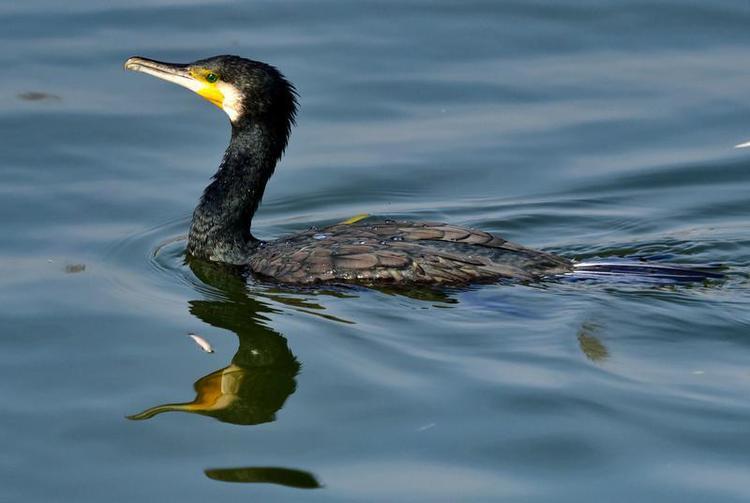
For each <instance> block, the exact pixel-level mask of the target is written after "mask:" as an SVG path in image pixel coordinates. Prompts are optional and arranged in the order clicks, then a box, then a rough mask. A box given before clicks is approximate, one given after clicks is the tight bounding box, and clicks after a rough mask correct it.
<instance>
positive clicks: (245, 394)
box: [129, 261, 300, 425]
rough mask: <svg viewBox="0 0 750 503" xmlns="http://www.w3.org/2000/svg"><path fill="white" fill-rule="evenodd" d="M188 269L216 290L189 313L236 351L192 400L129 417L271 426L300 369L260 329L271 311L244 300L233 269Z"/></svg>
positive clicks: (200, 265)
mask: <svg viewBox="0 0 750 503" xmlns="http://www.w3.org/2000/svg"><path fill="white" fill-rule="evenodd" d="M189 265H190V268H191V269H192V271H193V273H194V274H195V275H196V276H197V277H198V279H200V280H201V281H202V282H203V283H204V284H205V285H208V286H210V287H212V288H214V289H215V290H217V292H216V293H217V294H215V295H212V297H214V299H212V300H192V301H190V302H189V308H190V313H191V314H193V315H194V316H196V317H197V318H199V319H200V320H202V321H203V322H205V323H207V324H209V325H211V326H214V327H217V328H222V329H226V330H230V331H232V332H234V333H235V334H236V335H237V338H238V339H239V347H238V348H237V352H236V354H235V355H234V358H232V361H231V363H230V364H229V365H228V366H226V367H224V368H222V369H219V370H216V371H214V372H212V373H210V374H208V375H206V376H204V377H201V378H200V379H198V380H197V381H196V382H195V385H194V387H195V392H196V397H195V399H194V400H193V401H191V402H186V403H169V404H164V405H158V406H155V407H151V408H149V409H147V410H145V411H143V412H141V413H139V414H134V415H132V416H129V418H130V419H134V420H141V419H149V418H152V417H154V416H156V415H157V414H160V413H162V412H170V411H180V412H189V413H193V414H201V415H204V416H210V417H213V418H215V419H218V420H219V421H223V422H226V423H233V424H244V425H252V424H260V423H267V422H270V421H273V420H274V419H275V418H276V413H277V412H278V411H279V410H280V409H281V408H282V407H283V406H284V402H286V399H287V398H288V397H289V395H291V394H292V393H294V390H295V389H296V381H295V377H296V375H297V373H298V372H299V369H300V364H299V362H298V361H297V359H296V357H295V356H294V354H293V353H292V351H291V350H290V349H289V346H288V345H287V341H286V339H285V338H284V337H283V336H282V335H281V334H279V333H278V332H276V331H274V330H273V329H271V328H269V327H268V326H267V325H266V324H265V323H266V322H267V319H266V318H265V316H264V315H265V314H268V313H273V312H275V310H274V309H273V308H272V307H271V306H270V305H268V304H266V303H264V302H262V301H260V300H258V299H256V298H254V297H252V296H250V295H248V292H247V284H246V281H245V278H244V277H243V275H242V274H240V273H239V272H238V271H237V270H236V269H233V268H230V267H227V266H222V265H216V264H209V263H206V262H199V261H191V262H190V264H189ZM216 298H220V300H215V299H216Z"/></svg>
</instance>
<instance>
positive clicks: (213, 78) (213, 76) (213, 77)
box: [206, 73, 219, 84]
mask: <svg viewBox="0 0 750 503" xmlns="http://www.w3.org/2000/svg"><path fill="white" fill-rule="evenodd" d="M206 80H207V81H208V82H210V83H212V84H213V83H214V82H216V81H217V80H219V76H218V75H216V74H215V73H209V74H208V75H206Z"/></svg>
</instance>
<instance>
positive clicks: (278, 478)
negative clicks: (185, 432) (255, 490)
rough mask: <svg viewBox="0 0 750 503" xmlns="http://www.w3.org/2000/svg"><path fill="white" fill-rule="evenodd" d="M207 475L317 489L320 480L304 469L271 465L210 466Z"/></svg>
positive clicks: (229, 480)
mask: <svg viewBox="0 0 750 503" xmlns="http://www.w3.org/2000/svg"><path fill="white" fill-rule="evenodd" d="M204 473H205V474H206V477H208V478H210V479H213V480H219V481H221V482H241V483H256V484H257V483H263V484H278V485H282V486H287V487H296V488H298V489H317V488H319V487H321V486H320V482H318V479H316V478H315V476H314V475H313V474H312V473H310V472H306V471H304V470H295V469H292V468H280V467H271V466H248V467H242V468H209V469H206V470H204Z"/></svg>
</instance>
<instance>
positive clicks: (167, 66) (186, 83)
mask: <svg viewBox="0 0 750 503" xmlns="http://www.w3.org/2000/svg"><path fill="white" fill-rule="evenodd" d="M125 69H126V70H131V71H133V72H141V73H147V74H149V75H152V76H154V77H156V78H157V79H162V80H166V81H167V82H172V83H174V84H177V85H178V86H182V87H186V88H188V89H190V90H191V91H193V92H195V93H197V92H198V91H200V90H201V89H202V88H203V84H202V83H201V82H199V81H198V80H197V79H196V78H195V77H193V76H192V75H191V74H190V70H189V65H179V64H175V63H163V62H161V61H155V60H153V59H147V58H140V57H137V56H136V57H132V58H128V60H127V61H125Z"/></svg>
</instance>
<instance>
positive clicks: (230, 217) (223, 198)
mask: <svg viewBox="0 0 750 503" xmlns="http://www.w3.org/2000/svg"><path fill="white" fill-rule="evenodd" d="M285 143H286V142H285V141H284V142H283V144H282V145H279V144H278V141H274V135H273V134H272V132H271V131H270V130H269V127H268V126H266V125H263V124H255V123H248V122H243V123H242V125H241V126H235V125H233V126H232V139H231V141H230V143H229V146H228V147H227V150H226V152H225V153H224V158H223V159H222V161H221V165H220V166H219V169H218V171H217V172H216V174H215V175H214V177H213V181H212V182H211V184H210V185H209V186H208V187H206V190H205V191H204V192H203V196H202V197H201V200H200V203H199V204H198V207H197V208H196V209H195V211H194V212H193V221H192V224H191V226H190V234H189V237H188V253H190V254H191V255H193V256H195V257H198V258H202V259H207V260H214V261H220V262H227V263H234V264H241V263H244V262H246V261H247V256H248V254H249V253H250V251H251V249H252V247H253V246H254V244H255V243H256V242H257V240H256V239H255V238H254V237H253V236H252V235H251V234H250V221H251V220H252V218H253V215H254V214H255V211H256V210H257V209H258V205H259V204H260V200H261V198H262V197H263V192H264V191H265V188H266V183H267V182H268V179H269V178H270V177H271V175H272V174H273V170H274V167H275V166H276V162H277V160H278V159H279V157H280V156H281V152H282V151H283V148H284V144H285Z"/></svg>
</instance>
